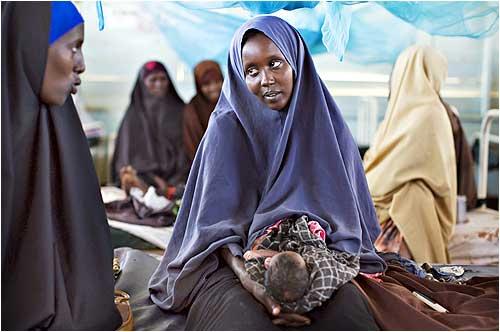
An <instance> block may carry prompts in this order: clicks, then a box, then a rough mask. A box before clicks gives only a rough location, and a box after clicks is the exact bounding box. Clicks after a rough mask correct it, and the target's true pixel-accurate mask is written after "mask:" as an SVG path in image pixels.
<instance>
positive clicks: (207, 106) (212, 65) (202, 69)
mask: <svg viewBox="0 0 500 332" xmlns="http://www.w3.org/2000/svg"><path fill="white" fill-rule="evenodd" d="M210 79H213V80H220V81H221V82H222V81H223V79H224V78H223V76H222V71H221V69H220V66H219V64H218V63H217V62H215V61H210V60H205V61H202V62H200V63H199V64H197V65H196V67H194V80H195V84H196V95H195V96H194V97H193V99H191V101H190V102H189V104H187V105H186V108H185V109H184V147H185V149H186V154H187V156H188V158H189V160H191V161H192V160H193V159H194V155H195V153H196V149H197V148H198V145H199V144H200V141H201V138H202V137H203V134H204V133H205V131H206V130H207V126H208V120H209V118H210V115H211V114H212V112H213V110H214V108H215V105H216V104H217V103H216V102H215V103H212V102H210V101H209V100H208V99H207V98H206V97H205V96H204V95H203V92H202V91H201V86H202V85H203V82H204V81H207V80H210Z"/></svg>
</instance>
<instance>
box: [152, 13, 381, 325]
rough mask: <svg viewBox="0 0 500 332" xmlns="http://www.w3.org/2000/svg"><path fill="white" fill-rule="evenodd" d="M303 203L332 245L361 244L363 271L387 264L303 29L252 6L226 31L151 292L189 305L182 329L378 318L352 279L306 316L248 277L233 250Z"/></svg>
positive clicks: (299, 210)
mask: <svg viewBox="0 0 500 332" xmlns="http://www.w3.org/2000/svg"><path fill="white" fill-rule="evenodd" d="M304 214H305V215H307V216H309V217H310V218H311V219H312V220H317V221H318V222H319V224H320V225H321V226H322V227H323V229H325V231H326V233H327V236H326V243H327V245H328V247H329V248H331V249H335V250H337V251H343V252H349V253H351V254H355V255H357V256H359V258H360V270H361V272H364V273H377V272H382V271H384V269H385V263H384V262H383V260H382V259H381V258H380V257H379V256H378V255H377V254H376V253H375V250H374V247H373V241H374V240H375V239H376V237H377V235H378V234H379V232H380V229H379V226H378V222H377V219H376V215H375V211H374V208H373V204H372V201H371V198H370V194H369V191H368V187H367V184H366V179H365V176H364V172H363V166H362V163H361V159H360V156H359V152H358V148H357V145H356V143H355V141H354V139H353V137H352V135H351V133H350V132H349V129H348V127H347V125H346V123H345V121H344V120H343V118H342V116H341V113H340V111H339V109H338V107H337V106H336V104H335V102H334V100H333V98H332V96H331V95H330V93H329V92H328V90H327V88H326V86H325V85H324V83H323V82H322V81H321V79H320V78H319V76H318V74H317V73H316V69H315V67H314V64H313V61H312V58H311V56H310V54H309V51H308V50H307V47H306V45H305V43H304V41H303V39H302V37H301V36H300V34H299V33H298V32H297V30H295V29H294V28H293V27H291V26H290V25H289V24H288V23H286V22H285V21H283V20H281V19H279V18H276V17H272V16H261V17H257V18H254V19H252V20H250V21H248V22H247V23H246V24H244V25H243V26H242V27H241V28H240V29H239V30H238V31H237V32H236V34H235V36H234V38H233V41H232V47H231V50H230V53H229V59H228V76H227V78H226V80H225V81H224V86H223V90H222V94H221V96H220V99H219V102H218V104H217V106H216V108H215V110H214V112H213V114H212V117H211V120H210V122H209V126H208V129H207V132H206V134H205V136H204V138H203V140H202V142H201V144H200V147H199V148H198V151H197V153H196V156H195V159H194V162H193V166H192V169H191V173H190V175H189V179H188V183H187V187H186V192H185V194H184V198H183V203H182V207H181V210H180V212H179V215H178V217H177V221H176V224H175V227H174V233H173V236H172V239H171V241H170V243H169V245H168V248H167V250H166V252H165V256H164V257H163V259H162V262H161V264H160V266H159V267H158V269H157V270H156V272H155V273H154V274H153V276H152V278H151V280H150V285H149V287H150V292H151V299H152V300H153V301H154V302H155V303H156V304H157V305H158V306H160V307H161V308H162V309H165V310H174V311H181V310H183V309H186V308H190V309H189V315H188V321H187V328H188V329H220V330H228V329H229V330H231V329H233V330H260V329H267V330H270V329H275V328H277V326H275V325H274V324H285V325H302V324H308V323H311V326H310V328H311V329H314V330H320V329H321V330H322V329H328V330H333V329H349V330H350V329H364V330H367V329H376V328H377V326H376V324H375V323H374V320H373V318H372V317H371V315H370V313H369V311H368V309H367V306H366V303H365V302H364V300H363V298H362V296H361V295H360V293H359V291H358V290H357V289H356V288H355V287H354V286H353V285H352V284H351V283H347V284H346V285H344V286H342V287H341V288H340V289H339V290H338V291H337V292H336V293H335V294H334V295H333V297H332V298H331V299H330V300H329V301H328V302H326V303H325V304H323V306H321V307H319V308H318V309H315V310H313V311H311V312H310V313H309V314H308V317H305V316H300V315H291V316H290V315H288V316H287V315H286V314H283V313H281V307H280V305H279V304H278V303H276V302H274V301H273V300H271V299H270V298H269V297H268V296H267V295H266V294H265V293H264V291H263V289H262V288H261V287H260V286H259V285H258V284H256V283H254V282H252V281H251V280H249V278H248V275H247V274H246V272H245V270H244V267H243V261H242V259H241V257H242V253H243V252H244V251H246V250H248V249H249V248H250V247H251V245H252V243H253V242H254V240H255V239H256V238H257V237H258V236H260V235H261V234H262V232H264V231H265V230H266V228H267V227H269V226H270V225H272V224H273V223H275V222H276V221H277V220H280V219H282V218H284V217H287V216H290V215H304ZM227 265H229V267H230V268H229V267H228V266H227ZM233 271H234V273H233ZM260 304H263V305H260ZM207 311H209V312H208V313H207ZM273 323H274V324H273Z"/></svg>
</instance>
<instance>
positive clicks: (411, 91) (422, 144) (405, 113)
mask: <svg viewBox="0 0 500 332" xmlns="http://www.w3.org/2000/svg"><path fill="white" fill-rule="evenodd" d="M446 76H447V61H446V59H445V58H444V56H442V55H441V54H440V53H439V52H437V51H436V50H434V49H432V48H430V47H423V46H411V47H410V48H408V49H406V50H405V51H404V52H403V53H401V55H400V56H399V57H398V59H397V61H396V64H395V66H394V69H393V72H392V76H391V81H390V82H391V83H390V98H389V104H388V107H387V112H386V114H385V118H384V120H383V121H382V123H381V124H380V127H379V128H378V131H377V134H376V135H375V138H374V141H373V143H372V146H371V147H370V149H369V150H368V152H367V153H366V154H365V157H364V167H365V172H366V177H367V180H368V185H369V187H370V192H371V195H372V199H373V202H374V204H375V209H376V210H377V215H378V219H379V222H380V225H381V227H382V233H381V235H380V236H379V238H378V239H377V241H376V242H375V246H376V247H377V249H378V250H379V251H393V252H399V253H400V254H401V255H402V256H405V257H408V258H412V259H413V260H415V261H417V262H431V263H449V255H448V249H447V246H448V241H449V240H450V238H451V235H452V233H453V228H454V226H455V215H456V204H457V200H456V197H457V177H456V174H457V166H456V159H455V146H454V140H453V132H452V126H451V124H450V119H449V118H448V114H447V112H446V108H445V105H444V104H443V102H442V101H441V98H440V95H439V92H440V90H441V87H442V86H443V84H444V82H445V79H446Z"/></svg>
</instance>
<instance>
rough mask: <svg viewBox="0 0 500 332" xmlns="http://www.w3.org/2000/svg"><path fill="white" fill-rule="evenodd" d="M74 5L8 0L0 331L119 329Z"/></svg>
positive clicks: (5, 6)
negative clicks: (81, 110)
mask: <svg viewBox="0 0 500 332" xmlns="http://www.w3.org/2000/svg"><path fill="white" fill-rule="evenodd" d="M83 24H84V23H83V18H82V17H81V16H80V13H79V12H78V10H77V9H76V7H75V6H74V5H73V4H72V3H71V2H69V1H68V2H66V1H62V2H59V1H56V2H24V3H21V2H6V3H5V2H4V3H2V329H4V330H114V329H116V328H118V327H119V326H120V324H121V322H122V319H121V317H120V313H119V312H118V310H117V308H116V306H115V303H114V295H113V292H114V290H113V289H114V279H113V270H112V263H113V251H112V248H111V239H110V232H109V228H108V224H107V222H106V214H105V212H104V207H103V204H102V200H101V196H100V194H99V184H98V181H97V175H96V173H95V169H94V165H93V164H92V157H91V155H90V151H89V147H88V144H87V140H86V138H85V135H84V133H83V129H82V125H81V123H80V120H79V118H78V115H77V112H76V109H75V105H74V103H73V100H72V99H71V97H69V96H70V93H76V91H77V86H78V85H79V84H80V78H79V77H80V74H81V73H83V72H84V70H85V62H84V58H83V54H82V44H83V39H84V27H83Z"/></svg>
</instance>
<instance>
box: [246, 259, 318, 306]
mask: <svg viewBox="0 0 500 332" xmlns="http://www.w3.org/2000/svg"><path fill="white" fill-rule="evenodd" d="M244 258H245V260H250V259H255V260H257V261H258V260H259V258H264V268H265V272H264V280H263V284H264V287H266V290H267V292H268V293H269V295H271V297H273V298H274V299H275V300H277V301H278V302H280V303H282V302H295V301H297V300H299V299H300V298H302V297H303V296H304V295H305V293H306V292H307V289H308V288H309V271H308V269H307V265H306V262H305V261H304V259H303V258H302V256H300V255H299V254H297V253H296V252H293V251H283V252H281V253H280V252H277V251H274V250H252V251H247V252H246V253H245V255H244Z"/></svg>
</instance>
